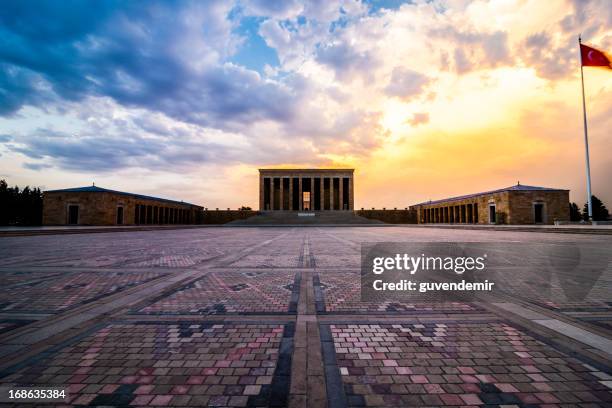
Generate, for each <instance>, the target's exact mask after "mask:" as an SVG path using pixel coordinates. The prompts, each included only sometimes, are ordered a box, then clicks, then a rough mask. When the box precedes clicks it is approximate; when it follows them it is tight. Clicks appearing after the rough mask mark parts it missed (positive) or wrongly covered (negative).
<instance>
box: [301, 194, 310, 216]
mask: <svg viewBox="0 0 612 408" xmlns="http://www.w3.org/2000/svg"><path fill="white" fill-rule="evenodd" d="M302 208H303V209H304V211H310V191H303V192H302Z"/></svg>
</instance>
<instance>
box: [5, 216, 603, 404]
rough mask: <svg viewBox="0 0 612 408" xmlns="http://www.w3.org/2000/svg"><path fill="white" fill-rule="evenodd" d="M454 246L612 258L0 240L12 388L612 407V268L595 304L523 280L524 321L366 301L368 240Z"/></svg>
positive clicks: (418, 236) (280, 240) (353, 236)
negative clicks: (362, 265) (543, 292)
mask: <svg viewBox="0 0 612 408" xmlns="http://www.w3.org/2000/svg"><path fill="white" fill-rule="evenodd" d="M453 241H462V242H517V241H519V242H526V243H530V242H533V243H538V244H542V243H544V244H546V245H555V244H559V243H566V242H575V241H579V242H582V243H587V244H588V243H589V242H592V243H601V242H607V243H609V244H610V245H612V237H607V236H591V235H570V234H551V233H546V234H544V233H529V232H513V231H479V230H476V231H472V230H443V229H435V228H410V227H342V228H325V227H318V228H316V227H309V228H295V227H291V228H201V229H186V230H170V231H138V232H137V231H134V232H121V233H119V232H116V233H104V234H76V235H56V236H31V237H14V238H8V237H5V238H0V284H1V285H2V287H3V289H4V290H3V291H2V292H0V385H5V386H12V387H15V386H48V387H49V386H60V387H66V388H67V389H68V391H69V397H68V398H67V399H66V400H64V401H63V402H62V403H61V404H58V403H54V404H51V405H50V404H45V405H41V404H38V405H40V406H53V405H55V406H104V407H108V406H118V407H119V406H120V407H140V406H142V407H144V406H162V407H169V406H183V407H192V406H235V407H260V406H291V407H326V406H327V407H330V408H336V407H348V406H378V407H389V406H402V407H404V406H414V407H417V406H466V407H467V406H470V407H600V406H603V407H606V406H610V407H612V394H611V391H612V372H611V370H610V368H611V362H610V359H611V356H610V352H611V351H612V346H610V348H609V349H607V350H606V348H607V346H608V345H612V323H611V322H612V296H611V293H612V292H611V288H612V286H611V285H612V279H611V273H610V272H611V271H610V269H608V270H607V271H606V273H604V274H603V275H602V276H601V277H600V278H599V280H598V284H597V285H596V286H595V287H594V288H593V290H592V296H590V297H589V301H588V302H585V301H572V300H570V299H566V298H565V297H564V294H563V291H562V290H560V288H559V286H558V283H557V282H556V281H555V282H553V284H552V288H551V291H552V292H553V294H554V297H553V300H554V301H551V300H550V299H548V300H544V301H543V299H542V298H541V297H540V296H539V294H538V290H537V289H534V286H533V285H531V284H530V282H531V283H533V282H534V280H533V279H531V278H530V277H529V276H527V277H526V278H523V277H522V276H521V279H514V280H513V281H512V285H514V286H515V287H513V288H512V289H513V293H520V295H517V296H516V297H515V298H512V297H511V296H506V297H503V298H500V300H499V301H500V302H505V304H509V303H512V304H513V305H515V306H516V307H517V308H519V309H517V310H519V312H517V313H511V312H507V311H503V312H500V311H499V309H498V308H495V307H490V306H489V305H487V304H482V303H478V302H471V303H461V302H445V303H433V302H429V303H424V302H415V303H401V302H392V301H389V300H388V299H385V298H384V297H381V298H380V299H373V300H371V301H369V302H362V301H361V299H360V286H359V285H360V282H359V262H360V246H361V243H371V242H453ZM611 248H612V247H611ZM530 279H531V280H530ZM536 281H537V279H536ZM521 308H522V309H521ZM507 310H510V309H507ZM521 311H526V312H525V313H522V312H521ZM529 313H537V315H536V316H537V317H534V318H533V319H532V320H529V318H528V316H529ZM522 314H525V315H526V316H522ZM538 319H548V320H550V321H553V322H556V321H560V322H562V323H568V324H570V325H571V327H575V328H576V330H583V331H584V332H579V333H580V334H581V335H583V333H587V337H586V338H585V337H584V336H583V337H582V338H579V337H577V336H574V337H568V336H569V335H566V334H564V333H562V332H559V331H557V332H555V331H551V329H548V328H546V327H543V326H542V325H540V324H538V321H539V320H538ZM549 326H551V325H549ZM589 336H591V337H589ZM577 339H578V340H577ZM580 339H582V340H580ZM582 341H585V342H586V343H583V342H582ZM608 342H609V343H608ZM36 405H37V404H35V403H26V404H21V405H20V404H17V403H8V402H5V403H4V405H3V403H2V402H0V406H1V407H3V406H7V407H14V406H28V407H29V406H36Z"/></svg>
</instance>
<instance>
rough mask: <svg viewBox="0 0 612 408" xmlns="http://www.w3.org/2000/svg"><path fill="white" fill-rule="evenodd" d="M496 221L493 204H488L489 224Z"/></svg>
mask: <svg viewBox="0 0 612 408" xmlns="http://www.w3.org/2000/svg"><path fill="white" fill-rule="evenodd" d="M496 222H497V220H496V217H495V204H491V205H489V224H495V223H496Z"/></svg>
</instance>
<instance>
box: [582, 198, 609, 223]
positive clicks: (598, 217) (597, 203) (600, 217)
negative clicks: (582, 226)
mask: <svg viewBox="0 0 612 408" xmlns="http://www.w3.org/2000/svg"><path fill="white" fill-rule="evenodd" d="M591 204H593V220H594V221H605V220H607V219H608V217H609V216H610V214H609V213H608V209H607V208H606V206H605V205H604V203H602V202H601V200H600V199H599V198H597V197H595V196H591ZM582 218H583V219H584V220H585V221H588V220H589V207H588V203H584V208H583V209H582Z"/></svg>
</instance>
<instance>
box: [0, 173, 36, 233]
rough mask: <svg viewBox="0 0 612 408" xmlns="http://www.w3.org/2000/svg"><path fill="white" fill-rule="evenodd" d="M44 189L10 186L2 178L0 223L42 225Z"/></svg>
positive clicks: (0, 184) (0, 187) (0, 182)
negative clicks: (20, 188)
mask: <svg viewBox="0 0 612 408" xmlns="http://www.w3.org/2000/svg"><path fill="white" fill-rule="evenodd" d="M41 224H42V191H40V189H39V188H33V189H31V188H30V187H29V186H26V187H25V188H24V189H23V190H21V191H20V190H19V187H17V186H15V187H9V186H8V183H7V182H6V180H0V225H41Z"/></svg>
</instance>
